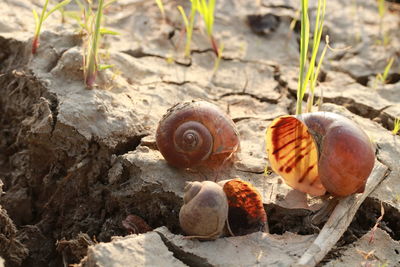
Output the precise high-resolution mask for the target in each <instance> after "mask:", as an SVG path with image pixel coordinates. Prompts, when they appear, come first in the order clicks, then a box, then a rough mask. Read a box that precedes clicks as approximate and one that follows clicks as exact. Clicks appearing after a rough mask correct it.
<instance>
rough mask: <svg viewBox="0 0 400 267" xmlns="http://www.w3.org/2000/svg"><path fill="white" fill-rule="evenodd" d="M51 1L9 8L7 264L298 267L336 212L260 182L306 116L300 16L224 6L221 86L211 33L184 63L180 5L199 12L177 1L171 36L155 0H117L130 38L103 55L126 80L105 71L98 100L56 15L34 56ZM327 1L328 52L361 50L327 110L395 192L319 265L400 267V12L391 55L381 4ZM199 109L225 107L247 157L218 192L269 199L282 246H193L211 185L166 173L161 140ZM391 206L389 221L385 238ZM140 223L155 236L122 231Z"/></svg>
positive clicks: (0, 99)
mask: <svg viewBox="0 0 400 267" xmlns="http://www.w3.org/2000/svg"><path fill="white" fill-rule="evenodd" d="M39 2H42V1H33V0H32V1H25V0H13V1H11V0H3V1H1V2H0V92H1V94H0V205H1V206H0V257H2V258H3V259H4V260H5V264H6V266H63V265H64V266H67V265H68V264H73V263H76V264H78V263H80V262H81V260H82V259H83V258H84V257H85V256H86V257H85V258H84V259H83V261H82V262H81V263H80V265H81V266H128V265H129V264H132V262H135V263H137V264H138V265H149V266H157V265H158V266H161V265H163V266H167V265H168V266H185V265H186V266H187V265H188V266H235V265H236V266H238V265H240V266H257V265H258V266H291V265H295V264H296V263H297V262H298V260H299V259H300V257H301V256H302V255H303V254H304V253H305V251H306V249H307V248H308V247H309V246H310V245H311V244H312V243H313V242H314V241H315V238H316V237H317V235H318V232H319V229H321V228H322V226H323V225H324V223H325V221H326V219H327V218H324V219H323V220H322V221H321V222H320V223H319V224H318V225H314V224H312V223H311V218H313V215H314V214H315V212H316V211H317V210H318V209H320V208H321V205H322V204H323V200H321V199H306V197H305V196H304V194H300V193H298V192H296V191H294V190H292V189H291V188H289V187H287V186H286V185H285V184H284V183H282V180H281V178H279V177H278V176H277V175H275V174H271V175H269V176H264V174H263V173H264V169H265V166H266V164H267V158H266V153H265V144H264V134H265V130H266V129H267V127H268V125H269V123H270V122H271V121H272V120H273V119H274V118H275V117H278V116H281V115H284V114H288V113H293V111H294V107H295V89H296V86H297V73H298V68H297V65H298V50H299V48H298V38H299V33H298V31H297V28H298V27H297V26H298V25H297V26H296V27H295V31H291V30H290V27H289V25H290V23H291V21H292V20H293V18H295V17H296V10H297V8H298V7H299V6H300V5H299V2H298V1H290V0H260V1H246V0H240V1H239V0H221V1H217V9H216V20H215V35H216V38H217V40H218V41H219V42H223V43H224V47H225V49H224V53H223V60H222V62H221V65H220V67H219V69H218V71H217V73H216V74H215V75H214V76H213V75H212V74H213V73H212V69H213V64H214V63H213V62H214V54H213V52H212V51H211V49H210V46H209V43H208V40H207V38H206V36H205V35H204V33H202V32H201V30H200V28H201V27H199V28H196V30H195V32H194V37H193V42H192V60H191V61H188V60H186V59H184V58H183V56H182V53H183V51H182V50H183V40H184V39H183V37H182V34H181V31H180V29H181V28H182V23H181V21H180V15H179V13H178V11H177V9H176V6H177V5H178V4H183V5H185V6H187V3H188V1H165V2H166V3H165V5H166V11H167V18H168V21H167V22H165V21H163V20H162V18H161V15H160V13H159V10H158V9H157V6H156V4H155V3H154V1H139V0H119V1H118V2H117V3H115V4H113V7H112V8H110V10H109V11H108V12H107V15H106V17H107V18H106V23H107V25H108V27H109V28H111V29H115V30H117V31H118V32H120V35H119V36H112V37H110V36H109V37H106V38H105V43H106V46H105V47H104V50H105V51H107V54H108V55H109V58H108V59H107V62H108V63H111V64H114V65H115V67H114V72H115V73H116V74H117V75H115V73H114V74H113V73H112V72H111V71H106V72H105V73H104V74H103V77H102V78H103V80H104V81H107V82H105V83H104V84H103V86H102V87H103V88H98V89H94V90H87V89H85V88H84V86H83V81H82V70H81V61H82V59H81V54H82V39H81V36H79V35H78V34H77V33H76V31H74V28H73V27H72V25H71V23H72V22H71V21H69V22H68V23H67V24H64V25H62V24H61V23H60V20H61V18H60V15H59V14H54V15H52V16H50V17H49V19H48V20H47V21H46V22H45V24H44V32H43V33H42V35H41V43H40V48H39V50H38V52H37V54H36V55H35V56H32V55H31V54H30V42H31V37H32V33H33V25H34V23H33V17H32V15H31V10H32V8H35V9H36V10H38V9H39V8H40V7H41V6H40V4H39ZM310 2H314V1H310ZM327 2H328V3H327V15H326V33H327V34H329V36H330V41H331V45H332V46H333V47H335V48H345V47H350V48H347V49H339V50H338V51H336V52H332V51H330V52H329V53H328V56H327V59H326V60H325V62H324V66H323V69H324V73H325V75H323V77H321V81H320V85H319V87H318V92H317V95H319V94H320V92H323V97H324V99H323V101H324V102H325V103H326V104H324V105H323V106H322V109H323V110H327V111H333V112H337V113H340V114H343V115H345V116H348V117H350V118H351V119H353V120H354V121H355V122H356V123H358V124H359V125H360V126H361V127H362V128H363V129H364V130H365V131H366V132H367V134H368V135H369V136H370V138H371V140H373V142H374V143H375V144H376V156H377V165H376V168H377V170H380V172H379V173H378V174H379V175H378V174H377V175H378V176H381V178H383V181H382V182H380V183H379V184H378V186H377V187H376V189H375V190H374V191H373V192H372V193H371V194H370V195H369V196H368V197H367V198H366V200H365V201H364V203H363V204H361V206H360V207H359V209H358V211H357V213H356V214H355V216H354V218H353V220H352V223H351V224H350V226H349V227H348V228H347V230H346V232H345V233H344V234H343V236H342V237H341V239H340V240H339V241H338V242H337V243H336V245H335V246H334V247H333V249H332V250H330V252H329V253H328V254H327V255H326V256H325V257H324V258H323V260H322V261H321V262H320V263H319V264H318V266H360V265H361V266H363V264H364V266H378V264H385V263H386V264H387V265H386V266H398V265H400V252H399V251H400V243H399V240H400V183H399V180H400V165H399V164H398V161H399V159H400V138H399V135H397V136H393V135H392V134H391V133H390V130H391V129H392V128H393V121H394V118H396V117H400V78H399V71H400V66H399V64H400V61H399V60H398V58H399V54H400V35H399V27H400V14H399V5H398V4H396V3H395V2H391V3H388V5H389V7H388V12H387V13H386V15H385V17H384V20H383V22H384V31H385V32H387V34H388V36H390V42H389V44H388V45H386V46H382V45H379V44H377V40H379V38H380V36H379V34H378V30H379V25H378V22H379V18H378V12H377V7H376V3H375V1H373V0H368V1H361V0H356V1H345V0H335V1H327ZM310 5H311V6H313V3H310ZM71 8H73V5H72V6H71ZM312 12H314V11H312ZM268 13H270V14H273V15H274V16H276V17H277V18H279V19H278V20H277V21H278V25H275V27H274V28H273V29H272V30H270V31H269V32H268V33H267V34H266V35H257V34H255V33H254V32H253V31H252V30H251V29H250V27H249V25H248V24H247V20H246V16H247V15H256V14H268ZM390 57H395V58H396V59H397V60H395V63H394V64H393V66H392V68H391V70H390V73H389V83H388V84H385V85H378V87H376V88H374V85H373V83H374V78H375V76H376V74H377V73H381V72H382V71H383V69H384V67H385V65H386V60H387V59H388V58H390ZM170 58H173V59H174V61H173V62H172V63H171V61H170V60H169V59H170ZM320 88H321V91H320ZM191 99H205V100H208V101H210V102H213V103H215V104H217V105H219V106H220V107H221V108H222V109H224V110H226V111H227V112H228V113H229V114H230V116H231V117H232V119H233V120H234V122H235V123H236V125H237V127H238V130H239V133H240V137H241V151H240V153H239V155H238V160H237V162H236V163H235V165H234V166H233V168H231V169H229V170H226V172H224V173H223V174H220V176H221V180H222V179H226V178H235V177H239V178H241V179H244V180H247V181H250V182H252V183H253V184H254V185H255V186H256V187H257V188H258V189H259V191H260V192H261V193H262V195H263V199H264V202H265V208H266V210H267V213H268V221H269V228H270V234H267V233H261V232H259V233H253V234H250V235H246V236H238V237H230V238H220V239H218V240H216V241H209V242H198V241H196V240H185V239H182V237H181V236H180V234H182V233H181V230H180V228H179V224H178V213H179V209H180V206H181V205H182V196H183V188H184V185H185V182H186V181H194V180H205V179H209V180H213V179H214V176H212V174H209V173H206V174H203V173H198V172H188V171H185V170H178V169H175V168H172V167H169V166H168V165H167V164H166V163H165V161H164V160H163V158H162V156H161V155H160V153H159V152H158V150H157V148H156V144H155V139H154V133H155V129H156V127H157V123H158V121H159V119H160V118H161V117H162V115H163V114H164V113H165V112H166V110H167V109H168V108H169V107H170V106H172V105H173V104H175V103H176V102H177V101H184V100H191ZM381 203H382V205H383V207H384V210H385V214H384V216H383V219H382V220H381V221H380V223H379V226H378V228H377V230H376V231H375V232H374V231H372V229H373V227H374V225H375V223H376V221H377V219H378V217H379V216H380V215H381ZM129 214H134V215H138V216H140V217H142V218H143V219H144V220H145V221H146V222H147V223H148V224H149V225H150V226H151V227H152V228H154V229H155V230H154V231H152V232H149V233H146V234H141V235H128V234H129V233H128V231H127V230H126V229H125V228H124V227H123V225H122V221H123V220H124V219H125V218H126V216H127V215H129ZM372 235H374V238H373V240H372V242H371V236H372ZM116 236H119V237H116ZM97 242H99V243H98V244H96V243H97ZM88 247H89V249H87V248H88ZM216 250H217V251H221V252H220V253H215V251H216ZM371 251H373V252H371ZM2 261H3V260H2V259H1V258H0V266H2V264H3V263H2ZM367 264H370V265H367Z"/></svg>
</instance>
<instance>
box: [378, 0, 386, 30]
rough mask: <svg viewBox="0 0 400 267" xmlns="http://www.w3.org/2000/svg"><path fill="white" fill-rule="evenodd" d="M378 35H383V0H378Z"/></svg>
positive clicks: (384, 10) (384, 11)
mask: <svg viewBox="0 0 400 267" xmlns="http://www.w3.org/2000/svg"><path fill="white" fill-rule="evenodd" d="M378 13H379V35H380V36H383V32H382V31H383V17H384V16H385V13H386V7H385V0H378Z"/></svg>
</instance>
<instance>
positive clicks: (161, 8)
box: [156, 0, 165, 18]
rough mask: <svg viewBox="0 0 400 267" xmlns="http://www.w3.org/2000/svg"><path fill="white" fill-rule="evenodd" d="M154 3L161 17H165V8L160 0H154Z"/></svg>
mask: <svg viewBox="0 0 400 267" xmlns="http://www.w3.org/2000/svg"><path fill="white" fill-rule="evenodd" d="M156 4H157V6H158V9H160V11H161V15H162V16H163V18H165V10H164V5H163V2H162V0H156Z"/></svg>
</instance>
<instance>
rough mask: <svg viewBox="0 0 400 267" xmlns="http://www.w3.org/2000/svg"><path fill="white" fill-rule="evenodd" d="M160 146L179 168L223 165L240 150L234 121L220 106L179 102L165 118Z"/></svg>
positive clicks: (157, 140) (160, 149)
mask: <svg viewBox="0 0 400 267" xmlns="http://www.w3.org/2000/svg"><path fill="white" fill-rule="evenodd" d="M156 142H157V147H158V149H159V151H160V152H161V154H162V155H163V156H164V158H165V159H166V160H167V162H168V163H169V164H171V165H173V166H175V167H180V168H190V167H194V166H197V165H204V166H210V167H217V166H221V165H222V164H223V163H225V162H226V161H227V160H229V159H230V158H232V155H233V154H234V153H235V152H236V151H237V149H238V147H239V136H238V131H237V130H236V127H235V124H234V122H233V121H232V120H231V119H230V118H229V117H228V115H227V114H226V113H224V112H223V111H222V110H221V109H219V108H218V107H217V106H216V105H214V104H211V103H209V102H206V101H191V102H183V103H179V104H177V105H175V106H173V107H172V108H170V109H169V110H168V112H167V114H165V115H164V117H163V118H162V119H161V121H160V123H159V125H158V128H157V133H156Z"/></svg>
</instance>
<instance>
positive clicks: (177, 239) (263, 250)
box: [155, 227, 315, 266]
mask: <svg viewBox="0 0 400 267" xmlns="http://www.w3.org/2000/svg"><path fill="white" fill-rule="evenodd" d="M155 231H156V232H157V233H159V234H160V235H161V237H162V238H163V240H164V242H165V243H166V244H167V246H168V247H169V249H170V250H172V251H173V252H174V254H175V255H177V256H176V257H177V258H181V259H184V262H185V263H186V264H188V265H190V266H256V265H259V266H290V265H291V264H293V263H294V262H295V261H296V260H297V259H298V258H299V257H300V256H301V255H302V254H303V253H304V251H305V250H306V248H307V247H308V246H309V245H310V244H311V242H312V241H313V240H314V239H315V236H314V235H296V234H293V233H289V232H287V233H285V234H283V235H270V234H266V233H261V232H256V233H253V234H249V235H245V236H237V237H229V238H219V239H217V240H215V241H206V242H200V241H198V240H190V239H184V238H183V237H182V236H181V235H174V234H172V233H171V232H169V230H168V229H167V228H165V227H161V228H157V229H155Z"/></svg>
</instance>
